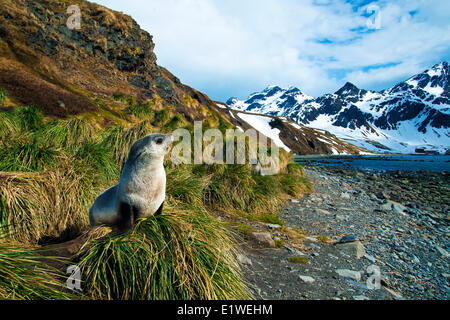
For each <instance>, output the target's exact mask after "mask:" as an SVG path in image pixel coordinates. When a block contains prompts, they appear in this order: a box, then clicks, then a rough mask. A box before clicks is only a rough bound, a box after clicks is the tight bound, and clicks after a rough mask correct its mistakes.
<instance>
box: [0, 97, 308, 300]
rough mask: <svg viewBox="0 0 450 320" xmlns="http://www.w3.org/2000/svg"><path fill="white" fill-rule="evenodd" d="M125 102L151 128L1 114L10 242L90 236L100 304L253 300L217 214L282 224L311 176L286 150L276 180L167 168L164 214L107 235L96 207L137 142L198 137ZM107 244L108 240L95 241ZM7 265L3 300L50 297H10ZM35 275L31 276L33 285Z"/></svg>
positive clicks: (248, 169)
mask: <svg viewBox="0 0 450 320" xmlns="http://www.w3.org/2000/svg"><path fill="white" fill-rule="evenodd" d="M116 98H117V99H118V100H121V101H122V100H123V101H124V102H127V103H129V105H130V106H131V107H129V110H130V111H131V112H132V113H134V115H135V116H136V117H138V118H139V117H140V119H141V120H142V119H145V120H143V121H141V122H139V123H136V124H134V125H133V126H131V127H129V128H125V127H122V126H116V127H112V128H110V129H106V130H99V129H98V128H97V127H96V126H95V125H93V124H92V123H91V122H89V121H87V120H80V119H67V120H51V121H49V120H48V119H43V117H42V113H41V111H40V109H39V108H37V107H35V106H31V107H26V108H19V109H18V110H17V111H16V112H14V113H6V112H4V113H0V134H1V136H0V228H4V229H5V230H6V231H7V232H8V241H19V242H21V243H24V244H31V245H36V244H38V243H46V241H51V242H64V241H68V240H72V239H74V238H75V237H77V236H80V235H81V237H82V238H83V239H84V240H85V241H84V245H83V246H82V247H83V249H82V252H81V254H80V255H78V257H79V258H80V259H81V265H82V267H83V274H84V275H85V276H86V278H85V281H86V282H85V284H86V285H85V286H84V287H86V288H87V290H88V293H89V295H90V297H91V298H99V299H246V298H249V296H248V293H247V289H246V287H245V283H244V282H243V281H242V276H241V274H240V270H239V265H238V262H237V259H236V251H235V250H236V249H235V248H236V245H235V243H234V242H233V241H234V240H233V239H235V238H234V237H233V236H232V233H231V231H229V230H228V229H227V228H225V227H224V225H222V224H221V223H219V222H218V221H217V220H216V219H215V218H214V217H213V213H214V212H216V211H222V212H227V213H231V214H236V215H239V216H241V217H245V218H248V219H251V220H255V221H261V222H266V223H276V224H280V225H282V224H283V222H282V221H281V220H280V219H279V217H278V215H277V214H276V213H275V212H276V211H277V210H278V208H279V206H280V205H281V204H282V203H283V201H284V199H285V198H287V197H288V196H295V197H299V196H301V195H302V193H304V192H309V191H310V190H312V186H311V185H310V183H309V181H307V180H306V179H305V177H304V174H303V170H302V168H301V167H300V166H298V165H295V164H292V163H290V162H289V161H292V159H291V158H290V160H289V157H288V155H286V153H283V151H282V150H280V156H281V160H280V164H281V167H282V171H281V173H280V174H278V175H274V176H259V175H255V174H253V173H252V166H251V165H250V164H247V165H211V166H209V165H182V166H175V165H172V164H170V163H166V172H167V190H166V191H167V192H166V194H167V204H166V206H165V210H164V213H163V215H161V216H158V217H154V218H151V219H145V220H142V221H140V222H139V223H138V225H137V226H136V228H135V229H134V230H133V231H132V232H131V233H130V234H128V235H126V236H122V237H118V238H110V237H109V236H105V234H106V231H105V230H106V229H105V228H100V229H98V230H97V229H96V230H94V231H92V232H87V231H86V230H87V229H88V226H89V221H88V210H89V207H90V206H91V205H92V203H93V202H94V200H95V198H96V197H97V196H98V195H99V194H100V193H101V192H102V191H104V190H106V189H107V188H109V187H111V186H112V185H114V184H116V183H117V182H118V178H119V173H120V168H122V166H123V164H124V163H125V161H126V158H127V156H128V152H129V149H130V148H131V146H132V144H133V143H134V142H135V141H137V140H139V139H140V138H142V137H144V136H146V135H148V134H150V133H152V132H155V131H158V132H161V131H164V132H168V131H172V130H174V129H176V128H177V127H180V126H184V127H187V128H190V129H192V126H191V125H189V123H187V122H186V120H185V119H184V117H182V116H177V115H174V114H173V112H172V111H170V108H164V109H161V110H160V111H157V112H156V113H155V114H154V115H153V112H154V111H149V109H147V107H146V105H143V106H139V107H134V102H133V101H131V100H130V101H128V100H127V97H121V96H117V97H116ZM216 120H217V119H216ZM215 122H217V123H219V126H220V127H221V130H222V129H224V128H228V126H229V125H228V124H227V123H224V122H223V121H222V122H221V119H220V118H218V120H217V121H215ZM154 126H158V128H155V127H154ZM47 141H50V143H51V144H50V143H49V142H47ZM6 171H9V172H6ZM247 231H248V230H247ZM98 237H103V238H101V240H94V239H96V238H98ZM0 241H1V240H0ZM1 243H2V242H0V252H1V250H2V248H1ZM5 250H9V249H7V248H6V249H5ZM5 252H7V251H5ZM17 257H18V261H21V260H20V257H19V256H17ZM39 257H40V256H39ZM1 259H2V257H1V256H0V297H3V296H5V297H7V298H9V297H13V298H17V299H28V298H36V299H40V298H42V297H41V296H40V295H39V294H40V293H42V294H44V291H39V290H41V289H39V290H38V289H36V290H37V294H34V293H33V294H26V292H28V291H27V290H28V289H20V290H19V289H18V291H17V293H14V294H13V295H11V293H7V292H10V291H5V290H9V289H5V288H7V286H6V285H4V286H5V288H3V283H2V282H1V281H2V279H3V278H2V276H1V272H2V265H1V263H2V262H1ZM3 266H8V267H5V270H6V269H7V268H13V267H14V266H12V265H10V264H4V265H3ZM11 270H13V269H11ZM4 272H6V273H7V271H4ZM27 276H28V275H27V274H26V273H24V275H23V280H24V281H27V280H26V277H27ZM52 279H53V277H52ZM41 282H42V283H45V281H41ZM21 288H22V287H21ZM30 288H34V287H30ZM2 290H3V291H2ZM33 290H35V289H33ZM42 290H44V289H42ZM58 294H60V293H58V292H56V291H55V292H50V293H49V294H48V298H59V296H58Z"/></svg>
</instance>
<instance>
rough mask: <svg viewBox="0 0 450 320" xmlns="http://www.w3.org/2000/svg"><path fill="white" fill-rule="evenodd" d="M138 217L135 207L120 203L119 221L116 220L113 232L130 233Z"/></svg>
mask: <svg viewBox="0 0 450 320" xmlns="http://www.w3.org/2000/svg"><path fill="white" fill-rule="evenodd" d="M138 216H139V212H138V210H137V208H136V207H135V206H132V205H130V204H129V203H126V202H121V203H120V205H119V219H118V220H117V223H116V228H115V230H114V232H115V233H116V232H117V233H120V234H123V233H126V232H128V231H130V230H131V229H132V228H133V226H134V223H135V221H136V217H138Z"/></svg>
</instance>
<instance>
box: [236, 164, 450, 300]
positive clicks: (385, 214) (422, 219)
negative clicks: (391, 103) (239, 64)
mask: <svg viewBox="0 0 450 320" xmlns="http://www.w3.org/2000/svg"><path fill="white" fill-rule="evenodd" d="M305 173H306V176H307V177H308V178H309V179H310V180H311V181H312V182H313V184H314V188H315V192H314V193H313V194H311V195H307V196H305V197H304V198H303V199H291V200H290V206H289V207H286V208H283V210H282V212H281V213H280V214H279V215H280V218H281V220H283V222H284V224H283V225H280V224H278V225H277V224H267V225H265V224H259V223H252V225H251V227H252V228H253V229H254V230H253V232H251V233H250V234H249V235H248V237H245V241H244V243H243V250H244V251H243V254H242V256H240V260H241V262H242V264H243V265H244V268H245V274H246V275H247V280H248V281H249V283H250V285H251V286H252V287H253V288H254V294H255V297H256V298H259V299H299V300H310V299H319V300H391V299H395V300H411V299H427V300H429V299H430V300H432V299H445V300H446V299H449V297H450V280H449V277H450V270H449V258H450V241H449V236H450V225H449V204H450V201H449V200H450V184H449V181H450V180H449V174H448V173H445V172H443V173H439V172H424V171H420V172H406V171H391V172H389V171H388V172H375V171H372V172H366V171H361V170H355V169H343V168H339V167H326V168H325V167H306V169H305ZM292 230H295V231H297V233H298V232H301V233H303V236H302V237H301V240H300V241H299V240H298V239H294V238H293V237H292V232H291V231H292ZM377 284H379V286H377Z"/></svg>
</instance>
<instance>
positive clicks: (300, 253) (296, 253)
mask: <svg viewBox="0 0 450 320" xmlns="http://www.w3.org/2000/svg"><path fill="white" fill-rule="evenodd" d="M285 248H286V249H287V250H288V251H289V252H291V253H293V254H294V255H296V256H299V257H302V256H304V255H305V254H304V253H303V252H301V251H300V250H297V249H295V248H291V247H285Z"/></svg>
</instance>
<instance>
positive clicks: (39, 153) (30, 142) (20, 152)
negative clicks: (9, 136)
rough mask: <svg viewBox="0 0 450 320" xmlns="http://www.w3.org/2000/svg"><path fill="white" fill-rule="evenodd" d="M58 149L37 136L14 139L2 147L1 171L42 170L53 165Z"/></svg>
mask: <svg viewBox="0 0 450 320" xmlns="http://www.w3.org/2000/svg"><path fill="white" fill-rule="evenodd" d="M57 155H58V152H57V150H56V149H55V148H54V147H53V146H51V145H50V143H48V142H46V141H42V140H40V139H38V138H36V137H30V138H28V137H25V138H22V139H18V140H12V141H10V142H9V143H6V144H4V145H3V146H1V147H0V171H25V172H26V171H31V172H35V171H42V170H43V169H44V168H46V167H53V166H54V164H55V162H56V160H57Z"/></svg>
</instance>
